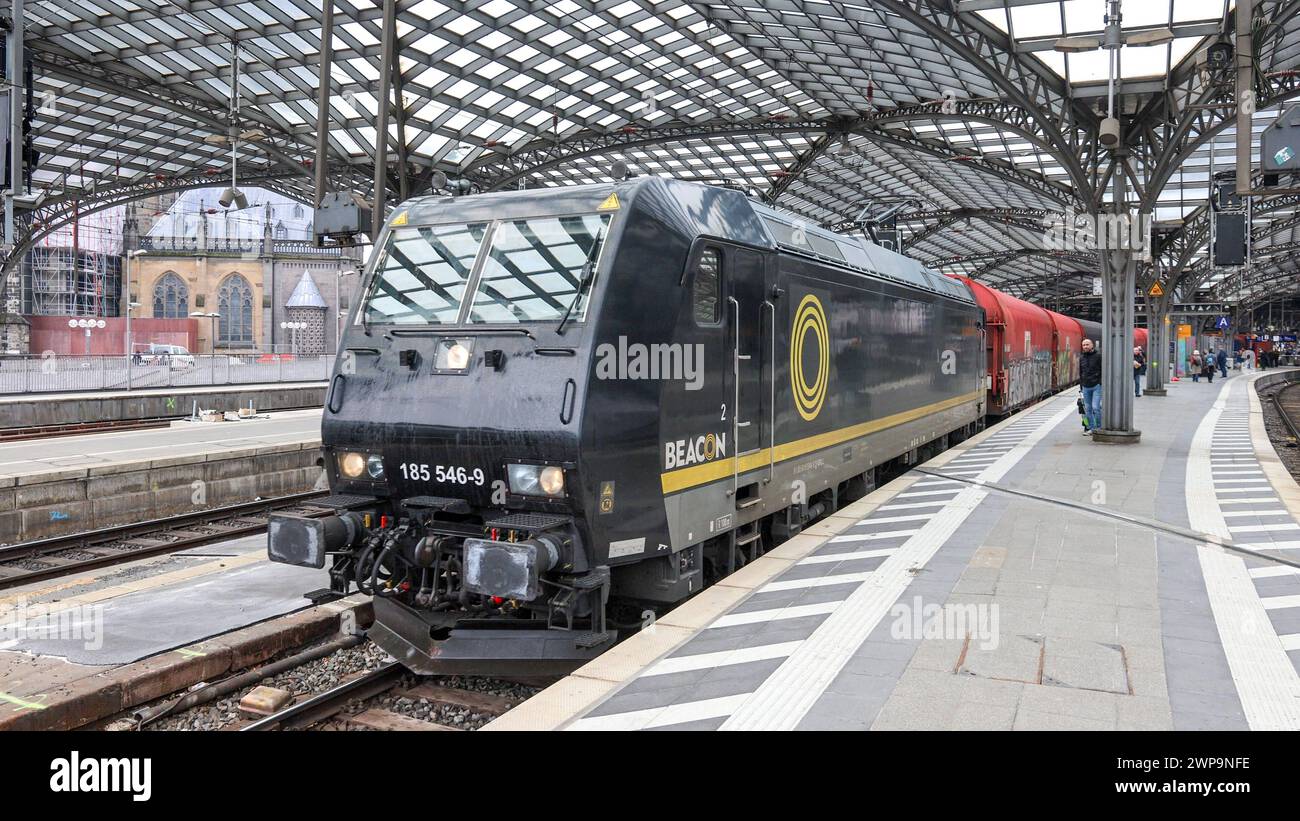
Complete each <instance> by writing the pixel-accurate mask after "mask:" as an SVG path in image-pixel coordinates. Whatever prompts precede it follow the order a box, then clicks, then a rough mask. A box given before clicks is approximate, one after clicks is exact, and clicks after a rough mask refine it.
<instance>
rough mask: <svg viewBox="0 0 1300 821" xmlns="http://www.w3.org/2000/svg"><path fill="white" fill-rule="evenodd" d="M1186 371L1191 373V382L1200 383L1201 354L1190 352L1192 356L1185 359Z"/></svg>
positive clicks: (1197, 351)
mask: <svg viewBox="0 0 1300 821" xmlns="http://www.w3.org/2000/svg"><path fill="white" fill-rule="evenodd" d="M1187 370H1189V371H1191V372H1192V381H1193V382H1200V381H1201V352H1200V351H1199V350H1195V351H1192V355H1191V356H1189V357H1187Z"/></svg>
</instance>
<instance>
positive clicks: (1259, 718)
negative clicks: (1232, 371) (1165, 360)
mask: <svg viewBox="0 0 1300 821" xmlns="http://www.w3.org/2000/svg"><path fill="white" fill-rule="evenodd" d="M1234 388H1240V389H1239V390H1234ZM1247 390H1249V387H1248V385H1247V383H1245V382H1244V381H1239V380H1234V381H1232V382H1229V383H1228V384H1226V385H1225V386H1224V387H1223V389H1222V391H1221V392H1220V393H1219V396H1218V399H1217V400H1216V402H1215V404H1214V406H1213V408H1211V409H1210V412H1209V413H1207V414H1206V415H1205V417H1204V419H1203V420H1202V421H1201V424H1200V426H1199V427H1198V428H1197V431H1196V436H1195V438H1194V439H1193V441H1192V449H1191V452H1190V453H1189V455H1188V460H1187V483H1186V488H1187V493H1186V497H1187V513H1188V519H1189V521H1190V523H1191V525H1192V528H1193V529H1195V530H1199V531H1201V532H1204V533H1210V534H1213V535H1216V536H1219V537H1220V538H1224V539H1231V540H1232V543H1233V544H1235V545H1239V546H1242V547H1246V548H1249V549H1251V550H1255V551H1258V552H1261V553H1264V554H1266V555H1268V554H1276V555H1280V556H1286V557H1287V558H1290V559H1300V524H1297V523H1296V522H1295V520H1294V519H1293V518H1292V516H1291V514H1290V512H1289V511H1288V510H1287V508H1286V506H1285V505H1284V504H1283V502H1282V500H1281V499H1280V498H1279V497H1278V495H1277V493H1276V492H1275V490H1274V488H1273V486H1272V484H1271V483H1270V482H1269V480H1268V477H1267V476H1266V475H1265V474H1264V471H1263V470H1262V469H1261V468H1260V465H1259V461H1258V458H1257V456H1256V453H1255V448H1254V445H1253V440H1252V436H1251V412H1250V402H1249V396H1248V395H1247V393H1246V392H1247ZM1197 549H1198V554H1199V558H1200V564H1201V571H1202V575H1203V576H1204V579H1205V586H1206V591H1207V592H1208V594H1209V599H1210V607H1211V610H1212V611H1213V613H1214V619H1215V624H1216V626H1217V627H1218V631H1219V637H1220V639H1221V641H1222V643H1223V650H1224V654H1225V656H1226V657H1227V660H1228V666H1229V668H1230V669H1231V671H1232V678H1233V682H1234V684H1235V685H1236V688H1237V694H1238V696H1239V697H1240V699H1241V706H1242V710H1243V711H1244V713H1245V715H1246V720H1247V722H1248V723H1249V725H1250V727H1251V729H1257V730H1259V729H1268V730H1300V575H1298V574H1300V570H1297V569H1296V568H1292V567H1288V566H1285V565H1281V566H1280V565H1277V564H1273V563H1270V562H1268V561H1267V560H1266V559H1260V558H1255V557H1251V556H1245V555H1242V554H1238V553H1233V552H1229V551H1225V550H1224V549H1223V548H1221V547H1218V546H1215V545H1211V544H1201V545H1199V547H1198V548H1197Z"/></svg>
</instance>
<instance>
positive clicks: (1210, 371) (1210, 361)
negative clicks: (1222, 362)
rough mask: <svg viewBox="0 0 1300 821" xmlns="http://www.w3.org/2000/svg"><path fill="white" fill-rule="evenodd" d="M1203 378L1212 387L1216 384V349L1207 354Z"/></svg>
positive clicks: (1211, 349)
mask: <svg viewBox="0 0 1300 821" xmlns="http://www.w3.org/2000/svg"><path fill="white" fill-rule="evenodd" d="M1201 376H1204V377H1205V381H1206V382H1209V383H1210V384H1211V385H1213V384H1214V349H1213V348H1210V349H1209V350H1208V351H1206V352H1205V365H1204V366H1202V368H1201Z"/></svg>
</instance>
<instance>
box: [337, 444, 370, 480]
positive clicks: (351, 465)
mask: <svg viewBox="0 0 1300 821" xmlns="http://www.w3.org/2000/svg"><path fill="white" fill-rule="evenodd" d="M338 458H339V473H342V474H343V475H344V476H346V477H348V478H349V479H358V478H360V477H361V474H362V472H363V471H365V469H366V457H365V456H362V455H361V454H360V453H357V452H356V451H354V450H350V451H347V452H346V453H340V454H339V457H338Z"/></svg>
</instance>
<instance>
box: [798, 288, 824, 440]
mask: <svg viewBox="0 0 1300 821" xmlns="http://www.w3.org/2000/svg"><path fill="white" fill-rule="evenodd" d="M809 334H812V335H813V336H815V337H816V338H817V342H816V344H817V373H816V375H815V376H814V378H813V380H812V382H811V383H809V381H808V379H807V377H808V374H807V373H805V372H804V363H803V352H804V345H805V344H806V343H807V341H808V335H809ZM830 376H831V354H830V333H829V332H828V331H827V328H826V312H825V311H823V310H822V304H821V302H819V301H818V300H817V297H815V296H813V295H812V294H808V295H807V296H805V297H804V298H803V299H802V300H801V301H800V302H799V308H798V310H796V311H795V312H794V327H793V330H792V332H791V334H790V387H791V388H793V389H794V404H795V407H796V408H797V409H798V410H799V415H800V416H802V417H803V418H804V421H805V422H811V421H812V420H814V419H816V418H817V414H819V413H821V411H822V403H823V402H824V401H825V399H826V384H827V383H828V382H830Z"/></svg>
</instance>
